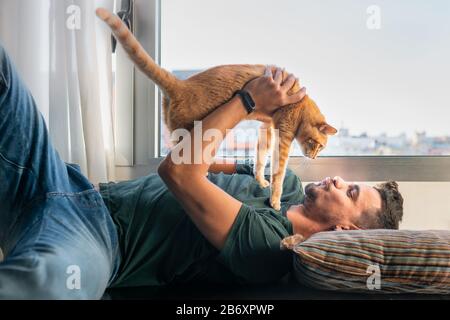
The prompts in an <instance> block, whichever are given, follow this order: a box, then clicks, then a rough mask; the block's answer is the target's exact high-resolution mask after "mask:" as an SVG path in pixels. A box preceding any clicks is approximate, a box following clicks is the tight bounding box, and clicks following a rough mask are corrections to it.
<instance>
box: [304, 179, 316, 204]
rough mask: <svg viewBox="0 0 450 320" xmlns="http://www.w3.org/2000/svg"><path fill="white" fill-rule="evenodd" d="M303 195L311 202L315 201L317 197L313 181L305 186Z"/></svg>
mask: <svg viewBox="0 0 450 320" xmlns="http://www.w3.org/2000/svg"><path fill="white" fill-rule="evenodd" d="M305 195H306V196H307V197H308V199H309V200H310V201H311V202H314V201H316V199H317V186H316V184H314V183H309V184H307V185H306V187H305Z"/></svg>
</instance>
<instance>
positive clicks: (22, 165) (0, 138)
mask: <svg viewBox="0 0 450 320" xmlns="http://www.w3.org/2000/svg"><path fill="white" fill-rule="evenodd" d="M67 181H68V174H67V169H66V166H65V164H64V163H63V162H62V161H61V160H60V158H59V156H58V153H57V152H56V150H55V149H54V148H53V147H52V145H51V142H50V141H49V136H48V133H47V128H46V124H45V121H44V119H43V117H42V115H41V114H40V112H39V110H38V109H37V107H36V104H35V102H34V100H33V97H32V96H31V94H30V92H29V91H28V89H27V88H26V87H25V85H24V83H23V81H22V80H21V79H20V77H19V75H18V73H17V72H16V69H15V67H14V66H13V64H12V63H11V61H10V59H9V57H8V56H7V54H6V52H5V51H4V49H3V48H2V46H1V44H0V246H1V245H2V242H3V241H4V239H3V238H2V235H3V236H5V235H6V234H7V230H8V229H9V228H10V227H11V225H12V224H14V223H15V221H16V219H17V218H18V216H17V215H18V212H19V211H20V209H21V208H22V207H24V206H26V205H28V204H29V203H30V202H31V201H32V200H33V199H34V198H35V197H36V196H37V195H40V194H43V193H45V192H48V191H56V190H58V191H69V186H68V183H67ZM61 189H63V190H61Z"/></svg>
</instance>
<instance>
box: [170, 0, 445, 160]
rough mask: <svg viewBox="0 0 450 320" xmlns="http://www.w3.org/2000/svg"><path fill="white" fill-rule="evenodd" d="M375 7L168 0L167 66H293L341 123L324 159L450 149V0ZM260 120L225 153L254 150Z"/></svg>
mask: <svg viewBox="0 0 450 320" xmlns="http://www.w3.org/2000/svg"><path fill="white" fill-rule="evenodd" d="M373 3H374V2H373V1H366V0H349V1H346V2H345V3H342V2H338V1H314V0H280V1H277V2H274V1H270V0H246V1H239V0H227V1H225V0H222V1H220V0H217V1H210V0H191V1H183V0H165V1H163V3H162V7H161V63H162V65H163V66H164V67H165V68H167V69H168V70H170V71H172V72H174V73H175V74H177V75H178V76H179V77H180V78H184V77H188V76H190V75H191V74H193V73H196V72H198V71H201V70H205V69H207V68H210V67H212V66H216V65H221V64H228V63H262V64H278V65H280V66H282V67H286V68H287V70H288V71H290V72H293V73H295V74H296V75H298V76H299V77H300V80H301V81H302V85H304V86H306V87H307V88H308V91H309V94H310V96H311V97H312V98H314V99H315V100H316V102H317V103H318V105H319V107H320V108H321V110H322V112H323V113H324V114H325V116H326V118H327V120H328V121H329V122H330V123H331V124H333V125H334V126H336V127H338V128H339V129H340V132H339V134H338V135H337V136H335V137H332V138H330V139H329V145H328V146H327V148H326V149H325V150H324V151H323V152H322V154H321V155H322V156H375V155H377V156H380V155H391V156H429V155H450V127H449V126H448V119H449V118H450V90H449V85H450V61H449V57H450V41H449V40H448V39H449V36H450V19H448V17H449V15H450V2H448V1H446V0H430V1H420V2H419V1H415V2H411V1H408V0H398V1H387V0H378V1H375V3H378V4H377V5H373ZM181 52H182V54H180V53H181ZM257 126H258V123H256V122H247V123H243V124H242V125H241V126H240V128H244V129H254V130H253V132H254V134H253V135H252V134H250V135H247V136H246V141H243V142H242V143H239V141H238V143H237V145H236V144H235V145H232V146H230V145H224V146H223V148H222V150H221V153H222V154H225V155H235V154H236V151H237V152H238V155H242V154H246V155H247V154H252V152H253V149H254V144H255V142H256V141H255V139H256V136H257V135H256V128H257ZM162 128H163V129H162V135H161V153H162V154H165V153H166V152H167V150H168V148H169V147H170V145H169V143H168V141H169V139H168V132H167V130H165V129H164V126H162ZM247 132H248V131H247ZM292 154H293V155H301V153H300V150H299V147H298V145H297V143H296V142H294V149H293V151H292Z"/></svg>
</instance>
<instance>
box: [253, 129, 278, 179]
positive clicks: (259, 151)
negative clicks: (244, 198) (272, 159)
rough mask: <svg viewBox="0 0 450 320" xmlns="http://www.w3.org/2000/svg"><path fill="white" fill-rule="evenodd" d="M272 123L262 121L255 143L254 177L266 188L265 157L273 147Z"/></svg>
mask: <svg viewBox="0 0 450 320" xmlns="http://www.w3.org/2000/svg"><path fill="white" fill-rule="evenodd" d="M273 130H274V128H273V125H272V123H269V122H263V124H262V125H261V126H260V128H259V131H258V143H257V145H256V161H255V163H256V165H255V178H256V181H258V183H259V184H260V185H261V187H262V188H267V187H268V186H269V185H270V182H269V181H267V180H266V179H265V177H264V176H265V174H264V171H265V168H266V163H267V157H268V155H269V153H270V152H271V151H272V148H273V138H274V135H273Z"/></svg>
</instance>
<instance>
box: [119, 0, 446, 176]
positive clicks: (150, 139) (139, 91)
mask: <svg viewBox="0 0 450 320" xmlns="http://www.w3.org/2000/svg"><path fill="white" fill-rule="evenodd" d="M134 1H135V6H136V7H137V8H139V10H136V17H135V19H136V20H135V28H136V37H137V38H138V40H139V41H140V42H141V44H142V45H143V47H144V48H145V49H146V50H147V51H148V53H149V54H150V55H151V56H152V57H153V58H154V59H155V61H156V62H157V63H158V64H161V0H151V1H148V0H134ZM134 82H135V83H134V85H135V88H134V98H135V99H134V110H135V114H134V121H135V125H134V127H135V128H134V137H135V139H134V155H135V157H134V158H135V163H134V165H132V166H121V167H117V176H118V179H119V180H127V179H134V178H138V177H141V176H144V175H148V174H150V173H155V172H156V170H157V167H158V165H159V163H160V162H161V160H162V159H163V158H162V157H161V154H160V141H161V131H162V130H161V127H160V123H161V122H160V120H161V112H160V110H161V108H160V106H161V102H162V97H161V92H160V91H159V89H158V88H157V87H156V86H155V85H154V84H153V83H152V82H151V81H149V80H148V79H147V78H146V77H144V76H143V75H141V74H140V73H138V72H136V73H135V81H134ZM142 117H148V118H142ZM143 137H144V138H143ZM289 168H290V169H292V170H293V171H294V172H295V174H297V175H298V176H300V177H301V178H302V180H303V181H317V180H321V179H323V178H324V177H327V176H331V177H333V176H336V175H339V176H342V177H343V178H345V179H347V180H351V181H373V182H376V181H386V180H396V181H414V182H431V181H433V182H444V181H450V170H448V169H449V168H450V156H322V157H320V156H319V157H318V158H317V159H316V160H307V159H305V158H303V157H299V156H295V157H291V158H290V161H289Z"/></svg>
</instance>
